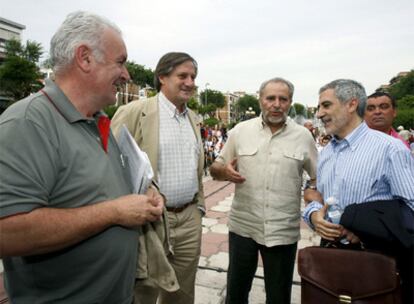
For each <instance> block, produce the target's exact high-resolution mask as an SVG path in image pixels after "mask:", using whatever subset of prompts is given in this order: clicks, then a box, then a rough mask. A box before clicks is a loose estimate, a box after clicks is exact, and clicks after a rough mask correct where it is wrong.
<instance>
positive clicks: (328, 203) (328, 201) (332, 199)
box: [325, 196, 336, 205]
mask: <svg viewBox="0 0 414 304" xmlns="http://www.w3.org/2000/svg"><path fill="white" fill-rule="evenodd" d="M325 202H326V204H327V205H334V204H335V203H336V199H335V198H334V197H333V196H330V197H328V198H327V199H326V201H325Z"/></svg>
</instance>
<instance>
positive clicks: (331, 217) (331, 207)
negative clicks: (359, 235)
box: [326, 196, 349, 245]
mask: <svg viewBox="0 0 414 304" xmlns="http://www.w3.org/2000/svg"><path fill="white" fill-rule="evenodd" d="M326 204H327V205H328V211H327V215H328V221H330V222H331V223H332V224H339V221H340V220H341V216H342V213H344V210H342V208H341V207H340V206H339V205H338V203H337V202H336V199H335V198H334V197H332V196H331V197H328V198H327V199H326ZM340 242H341V243H342V244H344V245H348V244H349V241H348V240H347V239H346V238H342V239H341V240H340Z"/></svg>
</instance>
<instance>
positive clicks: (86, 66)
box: [74, 44, 93, 73]
mask: <svg viewBox="0 0 414 304" xmlns="http://www.w3.org/2000/svg"><path fill="white" fill-rule="evenodd" d="M92 57H93V55H92V50H91V49H90V48H89V47H88V46H87V45H84V44H82V45H80V46H78V47H77V48H76V49H75V58H74V60H75V63H76V65H77V66H78V67H79V68H80V69H81V70H82V71H84V72H85V73H89V72H90V70H91V68H92V65H91V63H92V60H93V58H92Z"/></svg>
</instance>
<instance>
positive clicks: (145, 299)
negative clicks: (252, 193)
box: [134, 204, 202, 304]
mask: <svg viewBox="0 0 414 304" xmlns="http://www.w3.org/2000/svg"><path fill="white" fill-rule="evenodd" d="M168 220H169V225H170V243H171V246H172V248H173V251H174V255H173V256H170V257H169V261H170V263H171V265H172V267H173V268H174V271H175V274H176V276H177V279H178V283H179V285H180V289H179V290H178V291H176V292H167V291H165V290H159V289H156V288H151V287H147V286H139V285H137V286H135V302H134V303H135V304H155V303H157V301H156V300H157V297H158V295H159V299H158V303H159V304H193V303H194V284H195V277H196V272H197V266H198V260H199V257H200V251H201V231H202V230H201V212H200V210H199V209H198V208H197V205H196V204H192V205H190V206H188V207H187V208H186V209H184V210H183V211H181V212H179V213H174V212H168Z"/></svg>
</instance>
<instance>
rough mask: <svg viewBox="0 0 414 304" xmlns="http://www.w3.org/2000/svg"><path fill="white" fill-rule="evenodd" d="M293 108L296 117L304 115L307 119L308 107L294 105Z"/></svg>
mask: <svg viewBox="0 0 414 304" xmlns="http://www.w3.org/2000/svg"><path fill="white" fill-rule="evenodd" d="M293 107H294V108H295V112H296V115H302V116H303V117H305V118H306V117H307V116H306V115H307V111H306V107H305V106H304V105H303V104H301V103H296V102H295V103H294V104H293Z"/></svg>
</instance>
